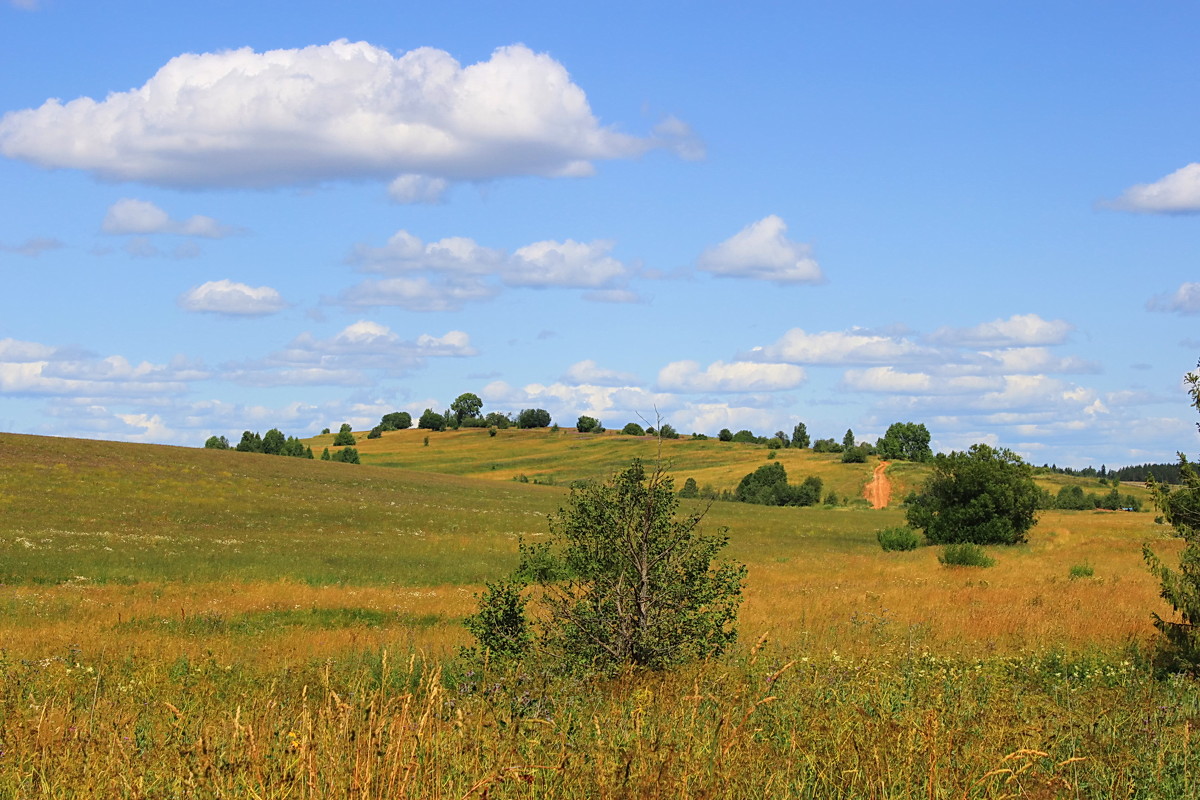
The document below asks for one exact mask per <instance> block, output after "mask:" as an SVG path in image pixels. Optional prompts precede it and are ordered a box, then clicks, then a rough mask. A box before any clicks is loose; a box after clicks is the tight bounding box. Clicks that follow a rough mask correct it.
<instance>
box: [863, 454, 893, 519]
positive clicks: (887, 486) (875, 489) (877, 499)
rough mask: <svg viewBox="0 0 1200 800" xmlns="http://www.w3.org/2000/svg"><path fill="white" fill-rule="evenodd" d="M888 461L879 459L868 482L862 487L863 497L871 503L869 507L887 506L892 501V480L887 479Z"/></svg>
mask: <svg viewBox="0 0 1200 800" xmlns="http://www.w3.org/2000/svg"><path fill="white" fill-rule="evenodd" d="M890 463H891V462H890V461H880V462H879V465H878V466H876V467H875V472H874V474H873V475H872V476H871V480H870V482H869V483H868V484H867V485H866V486H864V487H863V497H865V498H867V500H868V501H869V502H870V503H871V508H887V506H888V503H890V502H892V482H891V481H890V480H888V476H887V468H888V464H890Z"/></svg>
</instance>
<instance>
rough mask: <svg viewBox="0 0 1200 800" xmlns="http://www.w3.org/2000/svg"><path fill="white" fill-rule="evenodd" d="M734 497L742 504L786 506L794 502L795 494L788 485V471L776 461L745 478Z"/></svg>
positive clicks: (740, 482)
mask: <svg viewBox="0 0 1200 800" xmlns="http://www.w3.org/2000/svg"><path fill="white" fill-rule="evenodd" d="M733 496H734V498H735V499H736V500H737V501H738V502H740V503H756V504H758V505H763V506H786V505H788V504H789V503H790V501H791V500H792V496H793V492H792V487H791V486H789V485H788V479H787V470H786V469H784V467H783V464H780V463H779V462H778V461H775V462H772V463H770V464H764V465H763V466H761V467H759V468H758V469H756V470H754V472H751V473H749V474H748V475H746V476H744V477H743V478H742V479H741V481H739V482H738V485H737V488H736V489H734V490H733Z"/></svg>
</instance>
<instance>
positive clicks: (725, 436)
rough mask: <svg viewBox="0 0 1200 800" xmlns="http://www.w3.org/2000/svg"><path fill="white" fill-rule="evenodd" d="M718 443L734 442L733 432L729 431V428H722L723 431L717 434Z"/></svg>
mask: <svg viewBox="0 0 1200 800" xmlns="http://www.w3.org/2000/svg"><path fill="white" fill-rule="evenodd" d="M717 441H720V442H732V441H733V431H731V430H729V428H721V430H720V431H719V432H718V433H717Z"/></svg>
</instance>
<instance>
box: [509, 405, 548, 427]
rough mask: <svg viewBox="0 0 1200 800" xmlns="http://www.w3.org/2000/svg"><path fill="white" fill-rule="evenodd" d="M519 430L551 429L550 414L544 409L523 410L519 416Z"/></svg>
mask: <svg viewBox="0 0 1200 800" xmlns="http://www.w3.org/2000/svg"><path fill="white" fill-rule="evenodd" d="M517 427H518V428H548V427H550V412H549V411H547V410H546V409H544V408H523V409H521V411H520V412H519V413H518V414H517Z"/></svg>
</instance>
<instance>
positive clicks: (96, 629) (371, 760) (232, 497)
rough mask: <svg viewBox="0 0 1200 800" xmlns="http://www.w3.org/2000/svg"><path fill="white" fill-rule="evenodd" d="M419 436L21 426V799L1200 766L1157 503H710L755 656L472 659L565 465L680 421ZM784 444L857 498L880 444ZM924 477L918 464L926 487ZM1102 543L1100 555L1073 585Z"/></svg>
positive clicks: (7, 747)
mask: <svg viewBox="0 0 1200 800" xmlns="http://www.w3.org/2000/svg"><path fill="white" fill-rule="evenodd" d="M424 436H425V434H424V432H417V431H408V432H399V433H394V434H386V435H385V436H384V437H383V439H381V440H366V439H365V438H363V439H361V440H360V446H361V450H362V452H363V455H364V461H365V462H366V463H364V464H363V465H350V464H341V463H336V462H322V461H309V460H305V459H293V458H282V457H278V456H264V455H254V454H248V453H238V452H233V451H215V450H203V449H199V448H177V447H162V446H155V445H139V444H121V443H113V442H98V441H91V440H76V439H58V438H46V437H36V436H21V435H12V434H0V465H2V467H3V469H0V797H72V796H90V797H107V796H128V797H175V796H190V797H209V796H212V797H216V796H229V797H233V796H258V797H263V798H272V799H274V798H283V797H346V798H351V797H363V796H367V795H368V794H369V795H371V796H389V797H391V796H395V797H433V796H442V797H450V796H453V797H468V796H482V795H483V789H487V791H488V796H492V797H496V798H500V797H514V798H515V797H593V796H606V797H642V796H680V797H682V796H699V795H704V796H708V797H713V798H717V797H721V798H740V797H749V796H760V795H765V794H769V795H770V796H772V797H781V798H788V797H830V796H855V797H871V796H880V797H882V796H891V797H913V798H915V797H928V796H939V797H951V796H953V797H959V796H971V797H1001V796H1030V797H1034V796H1036V797H1043V796H1044V797H1050V796H1081V797H1086V796H1095V797H1100V796H1105V797H1107V796H1122V797H1125V796H1129V797H1194V796H1196V790H1197V788H1200V787H1198V786H1197V781H1196V779H1195V777H1194V776H1196V775H1198V774H1200V750H1197V748H1196V746H1195V745H1194V744H1193V743H1192V737H1191V731H1192V726H1193V724H1194V721H1195V720H1196V719H1198V718H1200V717H1198V716H1197V715H1200V705H1198V704H1197V700H1196V698H1197V697H1198V696H1200V695H1198V694H1197V693H1196V691H1195V689H1196V683H1195V681H1194V680H1191V679H1185V680H1180V681H1171V682H1166V681H1156V680H1155V679H1154V678H1153V676H1152V675H1151V674H1150V672H1149V670H1148V669H1146V668H1145V662H1144V659H1143V657H1142V656H1141V655H1140V653H1143V652H1144V648H1145V646H1146V645H1145V643H1146V641H1147V637H1148V636H1149V634H1150V633H1151V631H1152V629H1151V625H1150V613H1151V612H1152V611H1157V612H1158V613H1161V614H1164V615H1167V614H1169V613H1170V612H1169V609H1167V608H1166V607H1165V606H1164V604H1163V603H1162V602H1161V600H1160V599H1159V598H1158V591H1157V586H1156V584H1155V582H1154V580H1153V578H1152V577H1151V576H1150V575H1149V574H1148V573H1147V572H1146V570H1145V569H1144V567H1143V566H1142V562H1141V556H1140V548H1141V544H1142V542H1144V541H1147V540H1158V541H1157V543H1156V545H1155V547H1156V548H1157V549H1158V550H1159V551H1160V552H1165V553H1168V554H1169V553H1170V552H1172V550H1173V549H1174V550H1177V547H1178V544H1177V543H1173V542H1169V541H1163V540H1161V533H1160V531H1159V530H1158V529H1156V527H1155V525H1154V523H1153V516H1154V515H1153V514H1126V513H1094V512H1090V511H1089V512H1046V513H1044V514H1043V515H1042V518H1041V521H1040V523H1039V525H1038V526H1037V527H1036V528H1035V529H1034V531H1033V533H1032V536H1031V540H1030V543H1029V544H1028V545H1024V546H1020V547H1014V548H992V549H991V550H992V552H993V554H994V555H995V556H996V558H997V560H998V564H997V565H996V566H995V567H993V568H991V569H987V570H978V569H948V568H945V567H942V566H941V565H940V564H939V563H938V560H937V555H938V550H937V548H928V547H927V548H920V549H918V550H916V551H913V552H908V553H884V552H882V551H881V550H880V548H879V547H878V545H877V543H876V541H875V536H874V533H875V531H876V530H877V529H879V528H881V527H886V526H890V525H895V524H899V523H900V522H901V521H902V518H903V511H902V509H900V508H898V507H892V508H888V509H883V510H878V511H876V510H871V509H868V508H865V507H864V506H863V505H861V504H852V505H849V506H839V507H836V508H830V507H823V506H822V507H812V508H771V507H763V506H750V505H745V504H740V503H722V502H718V503H714V504H712V506H711V508H710V509H709V512H708V516H707V517H706V518H705V525H706V527H707V528H708V529H709V530H716V529H719V528H724V527H727V528H728V529H729V536H730V546H729V548H728V550H727V555H728V556H729V557H731V558H733V559H736V560H738V561H742V562H744V563H746V564H747V566H748V568H749V578H748V583H747V586H746V590H745V603H744V605H743V607H742V611H741V614H740V617H739V625H740V629H741V631H742V638H741V643H740V644H739V645H738V647H737V648H736V650H735V652H734V653H732V654H731V656H730V657H729V658H728V659H724V660H721V661H716V662H713V663H706V664H698V665H694V666H691V667H688V668H686V669H683V670H680V671H678V672H676V673H670V674H652V675H641V674H629V675H624V676H621V677H620V678H619V679H617V680H615V681H598V682H584V681H578V680H574V679H572V680H569V681H568V680H562V681H558V680H549V679H543V678H539V677H536V676H533V677H531V676H529V675H521V674H516V675H510V676H507V677H506V676H504V675H499V674H496V675H488V676H481V677H480V678H479V679H478V680H477V681H476V679H475V677H474V676H464V675H458V674H455V673H454V669H455V666H454V661H453V654H454V653H455V652H456V650H457V648H458V647H459V646H461V645H463V644H466V643H467V636H466V634H465V632H464V630H463V626H462V624H461V621H462V618H463V616H464V615H465V614H467V613H469V612H470V611H471V610H472V608H473V604H474V601H473V593H474V592H476V591H478V590H479V588H480V587H481V584H482V582H483V581H485V580H489V579H492V578H495V577H498V576H500V575H503V574H505V573H506V572H508V570H509V569H511V567H512V566H513V563H514V560H515V559H514V556H515V553H516V544H517V539H518V537H526V538H528V539H535V540H536V539H537V538H539V537H542V536H544V535H545V533H546V530H547V521H548V519H547V518H548V517H549V516H550V515H551V514H553V513H554V512H555V511H556V510H557V509H558V508H559V507H560V506H561V505H562V504H563V501H564V499H565V497H566V492H567V489H566V488H565V486H564V485H563V484H565V483H567V482H569V481H573V480H577V479H585V478H591V477H598V476H601V475H606V474H608V473H609V472H611V471H613V470H615V469H617V468H619V467H621V466H624V465H625V464H626V463H627V462H628V460H629V459H630V458H632V457H634V456H640V457H643V458H653V457H654V455H655V454H656V447H657V443H656V442H654V441H652V440H645V439H633V438H632V437H624V438H622V437H617V436H601V437H594V436H588V437H580V436H578V435H576V434H574V433H573V432H567V431H560V432H558V433H552V432H550V431H534V432H518V431H512V432H509V433H507V434H505V433H503V432H502V433H501V435H500V436H497V437H495V439H491V438H490V437H488V436H487V433H486V431H459V432H452V433H445V434H430V443H429V446H428V447H426V446H425V445H424V443H423V439H424ZM315 446H316V449H318V452H319V448H320V447H323V446H324V445H323V444H322V443H321V442H320V441H319V440H318V441H316V442H315ZM663 455H664V457H665V458H667V459H668V463H670V464H671V466H672V470H673V471H674V472H675V474H676V475H678V476H680V477H687V476H692V477H695V478H696V479H697V481H699V482H701V483H702V484H703V483H710V484H712V485H713V486H714V487H716V488H731V487H732V485H733V484H734V483H736V480H737V479H739V478H740V476H741V475H743V474H745V473H746V472H748V471H750V470H751V469H753V468H755V467H756V466H758V465H759V464H763V463H767V460H766V450H765V448H759V447H754V446H746V445H731V444H728V443H720V442H714V441H708V442H702V441H700V442H693V441H689V440H679V441H673V442H665V443H664V447H663ZM778 458H779V459H780V460H781V462H782V463H784V464H785V465H786V466H787V468H788V472H789V475H790V476H791V479H792V481H793V482H799V481H800V480H802V479H803V477H804V476H805V475H808V474H820V475H822V477H823V478H824V480H825V481H826V484H827V486H829V487H831V488H834V489H835V491H839V493H843V492H844V493H845V494H851V493H852V492H854V491H855V489H856V487H859V488H861V485H862V482H863V480H865V476H866V475H867V474H869V470H870V469H871V467H872V464H867V465H842V464H841V463H840V461H838V460H837V457H836V456H820V455H816V454H812V453H810V452H794V451H783V452H781V453H780V454H779V456H778ZM492 465H496V466H495V468H494V469H493V466H492ZM925 470H927V467H924V466H921V465H907V464H896V465H893V466H892V467H891V469H890V471H891V473H892V475H893V478H894V479H895V480H896V481H897V483H898V484H900V485H901V486H907V485H913V484H915V483H919V480H920V479H921V477H922V476H923V474H924V472H923V471H925ZM521 472H524V473H525V474H526V476H527V477H529V478H530V479H532V478H535V477H536V478H538V479H539V480H541V479H545V480H546V481H547V482H551V481H552V482H553V483H555V484H558V485H537V484H533V483H521V482H514V481H513V480H512V478H513V476H514V475H519V474H521ZM1051 480H1052V482H1053V483H1052V484H1048V485H1057V484H1058V482H1061V481H1063V480H1069V481H1073V480H1080V479H1067V478H1065V476H1054V477H1053V478H1052V479H1051ZM1084 484H1085V485H1087V486H1088V490H1089V491H1090V490H1092V485H1095V488H1096V489H1099V488H1100V487H1099V486H1098V483H1097V482H1095V481H1091V482H1084ZM902 492H903V489H899V490H898V491H897V492H896V494H900V493H902ZM894 496H895V495H894ZM700 507H702V504H699V503H695V502H692V503H685V504H684V508H686V509H695V508H700ZM1079 565H1086V566H1087V567H1089V568H1090V569H1091V570H1092V573H1093V574H1092V576H1091V577H1087V578H1084V579H1078V580H1075V579H1072V578H1071V577H1070V575H1071V573H1072V568H1073V567H1076V566H1079ZM506 680H509V681H512V683H511V684H506V683H504V681H506ZM1098 719H1103V720H1104V724H1103V725H1098V724H1097V722H1096V720H1098ZM1148 731H1149V732H1151V733H1153V734H1154V735H1147V732H1148ZM568 756H569V757H568ZM996 770H1003V772H996ZM989 776H990V777H989ZM1008 776H1012V779H1011V780H1009V778H1008ZM1068 785H1069V786H1070V787H1074V789H1077V791H1075V790H1072V791H1070V792H1065V790H1064V787H1065V786H1068ZM480 787H482V789H481V788H480ZM597 787H601V789H602V790H598V789H597ZM764 787H767V788H769V791H767V790H766V789H764ZM1064 792H1065V794H1064Z"/></svg>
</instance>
